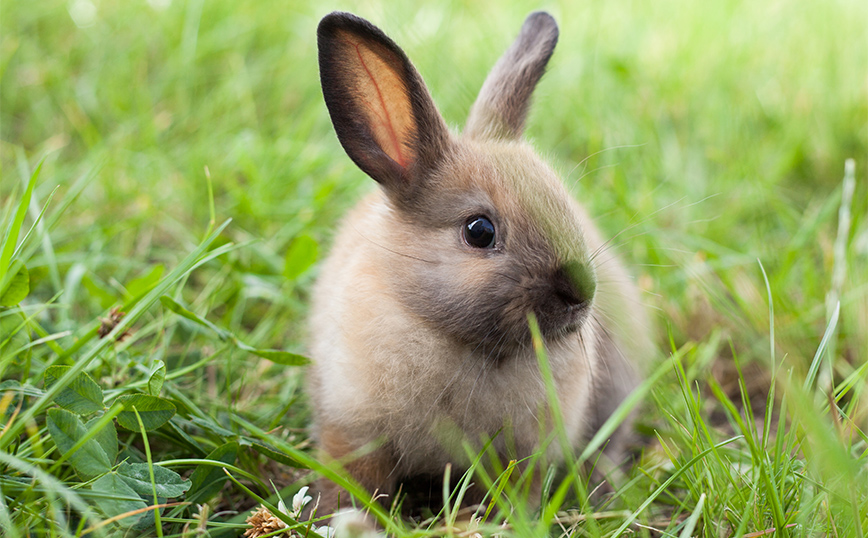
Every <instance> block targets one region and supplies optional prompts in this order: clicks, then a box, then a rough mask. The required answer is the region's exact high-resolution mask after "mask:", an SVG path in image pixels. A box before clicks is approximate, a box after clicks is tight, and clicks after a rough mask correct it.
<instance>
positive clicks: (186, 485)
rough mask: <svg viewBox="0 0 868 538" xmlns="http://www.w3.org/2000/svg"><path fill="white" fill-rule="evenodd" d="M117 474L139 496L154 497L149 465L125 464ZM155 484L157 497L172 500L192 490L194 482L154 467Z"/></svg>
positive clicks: (172, 472)
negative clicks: (191, 486)
mask: <svg viewBox="0 0 868 538" xmlns="http://www.w3.org/2000/svg"><path fill="white" fill-rule="evenodd" d="M117 473H118V475H119V476H120V477H121V478H123V480H124V482H126V483H127V485H128V486H130V487H131V488H132V489H133V490H134V491H135V492H136V493H138V494H139V495H144V496H145V497H146V498H150V497H152V496H153V495H154V490H153V487H152V485H151V473H150V471H149V470H148V464H147V463H133V464H130V463H127V462H123V463H121V464H120V466H119V467H118V470H117ZM154 484H155V485H156V489H157V497H165V498H167V499H171V498H173V497H180V496H181V495H183V494H184V492H185V491H187V490H188V489H190V485H191V484H192V482H190V481H189V480H184V479H183V478H181V475H179V474H178V473H176V472H175V471H173V470H171V469H167V468H165V467H160V466H159V465H154Z"/></svg>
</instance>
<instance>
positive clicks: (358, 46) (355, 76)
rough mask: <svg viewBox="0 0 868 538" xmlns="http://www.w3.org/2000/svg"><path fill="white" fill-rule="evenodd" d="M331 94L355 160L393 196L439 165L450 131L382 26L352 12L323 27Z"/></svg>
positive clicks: (337, 123)
mask: <svg viewBox="0 0 868 538" xmlns="http://www.w3.org/2000/svg"><path fill="white" fill-rule="evenodd" d="M317 41H318V45H319V66H320V80H321V82H322V91H323V96H324V97H325V102H326V106H327V107H328V110H329V114H330V115H331V119H332V123H333V124H334V127H335V131H336V132H337V135H338V139H339V140H340V142H341V145H342V146H343V147H344V150H345V151H346V152H347V155H349V156H350V158H351V159H352V160H353V161H354V162H355V163H356V164H357V165H358V166H359V168H361V169H362V170H363V171H364V172H365V173H367V174H368V175H369V176H371V177H372V178H374V179H375V180H376V181H377V182H379V183H380V184H381V185H383V186H384V187H385V188H386V190H387V191H388V192H389V194H390V195H391V196H397V197H399V198H400V197H402V196H405V195H408V194H409V192H411V191H413V190H414V187H417V186H418V185H416V183H417V182H418V181H419V178H420V177H423V176H424V173H425V171H426V170H430V169H431V168H433V167H434V166H436V165H437V162H438V161H439V160H440V159H441V157H442V155H443V153H444V151H445V148H446V147H447V145H448V143H449V130H448V128H447V127H446V124H445V122H444V121H443V119H442V117H441V116H440V113H439V112H438V111H437V108H436V107H435V105H434V102H433V100H432V99H431V96H430V95H429V93H428V90H427V88H426V87H425V83H424V82H423V81H422V77H421V76H419V73H417V72H416V69H415V68H414V67H413V65H412V64H411V63H410V60H408V59H407V56H406V55H405V54H404V52H403V51H402V50H401V49H400V48H399V47H398V46H397V45H396V44H395V43H394V42H393V41H392V40H391V39H389V38H388V37H386V35H385V34H383V32H382V31H380V29H379V28H377V27H375V26H374V25H372V24H371V23H369V22H368V21H366V20H364V19H361V18H359V17H356V16H355V15H352V14H350V13H341V12H334V13H331V14H329V15H327V16H326V17H325V18H323V20H322V21H321V22H320V24H319V28H318V29H317Z"/></svg>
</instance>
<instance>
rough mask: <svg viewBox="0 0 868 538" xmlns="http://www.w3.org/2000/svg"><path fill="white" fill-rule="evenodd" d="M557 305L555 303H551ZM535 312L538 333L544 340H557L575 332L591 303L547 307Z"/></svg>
mask: <svg viewBox="0 0 868 538" xmlns="http://www.w3.org/2000/svg"><path fill="white" fill-rule="evenodd" d="M552 302H554V303H557V301H552ZM548 306H549V307H548V308H543V309H539V310H538V311H537V312H535V315H536V318H537V323H538V324H539V329H540V333H541V334H542V336H543V338H545V339H546V340H552V339H558V338H562V337H564V336H567V335H570V334H573V333H575V332H577V331H578V330H579V329H580V328H581V327H582V325H583V324H584V322H585V320H586V319H587V317H588V314H589V313H590V310H591V301H589V300H585V301H581V302H579V303H566V304H565V303H563V302H561V304H552V305H548Z"/></svg>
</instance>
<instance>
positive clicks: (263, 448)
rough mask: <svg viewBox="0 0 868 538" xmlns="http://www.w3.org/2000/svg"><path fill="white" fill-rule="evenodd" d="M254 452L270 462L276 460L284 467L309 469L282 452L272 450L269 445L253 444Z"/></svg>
mask: <svg viewBox="0 0 868 538" xmlns="http://www.w3.org/2000/svg"><path fill="white" fill-rule="evenodd" d="M251 446H253V450H255V451H257V452H259V453H260V454H262V455H263V456H265V457H266V458H268V459H270V460H274V461H276V462H277V463H282V464H283V465H288V466H290V467H295V468H297V469H307V468H308V467H307V465H305V464H303V463H301V462H299V461H296V460H294V459H292V458H291V457H290V456H289V455H287V454H284V453H282V452H278V451H277V450H275V449H273V448H271V447H270V446H268V445H263V444H261V443H253V445H251Z"/></svg>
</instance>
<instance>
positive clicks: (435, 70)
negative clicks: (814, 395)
mask: <svg viewBox="0 0 868 538" xmlns="http://www.w3.org/2000/svg"><path fill="white" fill-rule="evenodd" d="M334 9H343V10H349V11H353V12H355V13H357V14H359V15H361V16H364V17H366V18H368V19H370V20H372V21H374V22H375V23H376V24H378V25H379V26H380V27H382V28H383V29H384V30H385V31H386V32H387V33H389V34H390V35H391V36H392V37H393V38H394V39H395V40H396V41H397V42H398V43H399V44H401V46H402V47H404V48H405V50H406V51H407V53H408V54H409V56H410V58H411V59H412V60H413V61H414V62H415V63H416V65H417V68H418V69H419V70H420V72H421V73H422V75H423V77H424V78H425V79H426V81H427V83H428V84H429V86H430V88H431V91H432V93H433V95H434V97H435V100H436V101H437V103H438V104H439V106H440V107H441V110H442V112H443V114H444V115H445V117H446V118H447V120H448V121H449V122H450V124H452V125H454V126H456V127H460V126H461V125H462V122H463V121H464V118H465V116H466V114H467V110H468V109H469V107H470V104H471V103H472V100H473V98H474V96H475V94H476V92H477V90H478V88H479V86H480V85H481V83H482V80H483V78H484V76H485V74H486V72H487V70H488V69H489V68H490V66H491V65H492V64H493V63H494V61H495V60H496V59H497V57H498V55H499V54H500V53H501V52H502V50H503V49H504V48H505V47H506V45H508V43H509V42H510V40H511V39H512V38H513V37H514V35H515V34H516V33H517V31H518V28H519V27H520V25H521V22H522V20H523V18H524V16H525V15H526V14H527V13H528V12H530V11H532V10H535V9H546V10H549V11H551V12H552V13H553V14H554V15H555V17H556V18H557V20H558V22H559V24H560V26H561V37H560V41H559V44H558V47H557V49H556V53H555V56H554V58H553V60H552V62H551V64H550V68H549V72H548V74H547V75H546V76H545V77H544V79H543V81H542V83H541V85H540V87H539V89H538V91H537V94H536V96H535V106H534V108H533V110H532V115H531V118H530V122H529V129H528V137H529V138H530V139H531V140H532V141H533V143H534V145H535V146H536V147H537V148H539V150H540V151H541V152H543V153H544V154H545V155H546V156H548V157H550V158H551V160H552V161H553V163H554V164H555V165H556V167H558V168H559V169H560V170H562V171H563V172H564V176H565V178H566V181H567V182H568V183H569V184H570V186H571V188H572V189H573V190H574V192H575V193H576V195H577V196H578V198H580V199H581V200H582V201H583V203H585V204H587V205H588V206H589V207H590V208H591V209H592V212H593V213H594V214H595V215H597V216H598V220H599V224H600V226H601V227H602V228H603V229H604V230H605V231H606V233H608V234H610V235H615V234H617V233H619V232H621V231H623V230H625V229H626V230H627V231H626V232H624V233H621V235H619V236H618V240H617V242H618V243H619V250H620V251H621V252H622V253H623V255H624V256H625V257H626V258H627V260H628V261H629V262H630V263H631V264H632V266H633V267H634V273H636V274H637V276H645V277H647V278H646V279H645V280H643V287H645V288H646V289H648V291H649V294H648V302H649V304H651V305H652V306H653V307H656V308H659V309H661V312H662V315H661V317H660V318H661V324H660V325H661V340H665V338H663V335H664V332H663V331H664V330H665V328H666V327H669V328H670V329H671V330H672V331H673V332H674V333H675V334H676V335H677V336H678V337H679V339H680V338H688V337H692V338H697V339H698V338H702V337H703V336H705V335H706V334H707V332H708V331H709V330H711V329H710V328H711V327H712V326H716V325H719V324H720V322H721V321H722V320H721V319H719V318H721V317H722V318H725V320H723V321H725V322H726V324H732V325H733V326H734V327H736V330H737V333H736V334H737V338H736V339H737V340H738V341H739V343H740V344H746V345H748V346H749V345H750V344H751V338H752V336H751V331H759V332H763V331H765V328H766V327H767V326H768V320H767V317H766V316H767V314H766V310H767V309H766V306H765V304H764V303H765V301H766V299H765V295H766V294H765V291H764V290H763V289H762V288H763V287H764V285H763V284H762V278H761V275H760V272H759V270H758V266H757V262H756V260H757V259H759V260H762V262H763V264H764V265H765V268H766V270H767V271H768V273H769V278H770V280H771V284H772V291H773V294H774V297H775V300H776V301H777V302H778V303H779V308H778V311H777V312H778V316H779V331H780V336H781V337H782V339H783V342H784V344H785V345H789V344H791V345H793V346H794V347H793V348H792V349H790V350H789V351H791V352H798V353H799V354H805V353H809V352H810V348H811V347H812V346H813V345H815V344H814V341H815V340H816V339H817V338H818V337H819V335H821V334H822V329H823V326H824V324H825V320H826V310H825V307H824V306H823V300H824V296H825V293H826V291H827V290H828V288H829V285H830V278H831V277H830V275H831V267H832V264H833V263H834V260H833V259H832V255H831V245H832V243H833V241H834V236H835V233H836V226H837V224H836V209H837V206H838V204H839V203H840V201H839V199H840V191H839V189H840V182H841V178H842V175H843V169H844V161H845V159H846V158H855V159H856V161H857V176H858V177H859V178H860V181H859V182H858V187H857V190H856V195H855V205H854V208H853V215H854V221H853V226H852V228H851V231H850V237H848V246H849V249H848V250H849V252H850V255H851V256H852V258H851V259H850V260H849V263H850V264H851V265H852V268H851V270H850V271H849V272H848V274H849V279H850V284H849V285H848V290H849V291H850V295H848V299H847V300H846V301H845V305H844V309H845V312H847V315H846V316H842V319H843V321H844V324H845V330H847V331H849V333H850V339H848V340H847V345H848V347H852V348H853V353H860V354H862V356H863V357H865V356H866V355H865V352H866V349H868V339H866V336H865V334H866V333H868V331H864V330H863V331H858V330H857V328H858V327H862V328H864V327H866V326H868V299H866V293H868V291H866V286H868V279H866V278H865V274H866V271H865V268H866V256H868V239H866V231H865V229H866V228H865V217H864V216H865V210H866V199H868V196H866V187H865V181H864V178H865V177H866V176H865V171H866V168H868V163H866V153H868V150H866V148H868V143H866V139H868V125H866V124H868V121H866V120H868V98H866V84H868V83H866V79H868V77H866V73H868V68H866V66H868V46H866V45H868V41H866V39H868V38H866V35H868V32H866V29H868V23H866V21H868V6H866V4H865V3H864V2H861V1H858V0H836V1H828V0H816V1H811V0H805V1H791V2H786V1H773V0H766V1H753V2H739V1H733V0H716V1H712V2H690V1H683V0H664V1H656V2H635V1H617V2H612V1H606V2H603V1H586V2H560V3H558V2H542V3H535V2H521V1H516V2H510V3H508V4H504V3H502V2H490V1H489V2H486V1H481V2H457V1H451V2H450V1H438V2H419V3H414V4H410V3H394V2H378V1H370V2H358V3H351V2H334V3H327V2H307V1H285V2H278V1H270V0H263V1H257V2H233V1H223V0H212V1H203V0H187V1H180V0H151V1H147V2H145V1H130V2H107V1H98V0H72V1H69V2H59V1H50V0H48V1H38V2H25V1H6V2H3V3H2V6H0V10H2V11H0V14H2V27H3V32H2V34H3V35H2V46H0V54H2V56H0V62H2V63H0V69H2V72H0V74H2V102H0V104H2V107H0V122H2V123H0V129H2V130H0V138H2V146H0V158H2V190H0V194H2V195H3V197H4V198H6V197H7V196H8V195H9V194H10V192H11V191H12V189H14V188H16V186H19V185H20V181H19V178H23V177H26V176H29V171H30V170H31V168H32V167H33V166H34V165H35V163H36V161H37V160H38V159H39V158H41V157H43V156H46V159H47V160H46V164H45V168H44V170H43V172H42V178H43V179H42V180H41V182H40V185H39V188H38V191H37V192H38V198H39V200H40V201H42V200H44V198H45V197H46V196H47V193H48V192H50V191H51V189H53V188H54V186H55V185H59V186H60V190H59V193H58V196H59V197H63V196H64V195H66V194H67V193H69V192H71V191H73V190H75V189H76V187H74V185H76V181H77V180H79V179H80V178H82V177H86V178H87V179H85V180H83V181H86V184H80V185H79V187H80V192H79V191H78V190H75V192H79V194H78V198H77V199H76V200H75V202H74V203H73V204H72V206H71V209H70V210H69V211H68V212H67V213H66V214H65V215H64V216H63V218H62V220H61V221H60V225H59V226H58V227H57V228H56V229H55V230H53V231H52V243H53V249H54V251H55V254H56V256H57V257H58V259H59V260H60V264H59V265H58V270H56V271H54V272H55V273H57V274H48V273H50V272H51V271H48V270H47V269H46V272H45V273H40V272H39V268H38V267H35V269H36V271H35V282H34V284H35V285H36V289H37V290H38V291H40V292H41V294H42V295H43V296H46V297H47V296H51V295H53V294H54V293H56V292H57V291H58V286H59V285H61V284H62V283H61V281H62V280H63V279H64V278H68V275H67V274H64V273H65V272H66V270H67V269H68V268H69V267H70V266H71V265H74V264H80V265H81V266H83V269H84V271H83V274H84V275H85V277H87V276H88V275H94V278H97V277H98V278H99V279H102V280H104V281H109V280H115V281H117V282H125V281H126V280H129V279H130V278H132V277H133V276H135V274H136V273H137V272H141V271H144V270H145V269H147V267H149V266H150V265H152V264H155V263H171V261H172V260H173V259H175V258H177V257H178V256H179V255H180V254H181V253H183V252H185V251H187V250H189V248H190V245H191V244H192V243H193V242H194V241H195V240H196V239H197V238H199V237H200V236H201V235H202V233H203V231H204V229H205V228H206V226H207V221H208V204H207V186H206V181H205V168H206V167H207V168H208V170H209V171H210V175H211V178H212V179H213V183H214V196H215V203H216V213H217V220H218V221H221V220H223V219H224V218H227V217H231V218H233V219H234V223H233V224H232V225H231V227H230V229H229V231H228V232H227V235H228V237H227V239H233V240H245V239H260V240H261V241H260V242H259V243H257V244H255V245H254V246H252V247H250V248H247V249H245V250H244V251H243V252H241V253H240V254H239V259H238V260H237V267H236V270H237V271H238V273H237V274H236V276H238V277H239V278H240V279H241V280H240V281H239V282H238V283H237V286H236V288H235V293H245V291H246V292H248V293H253V294H254V295H256V294H258V295H259V296H260V297H259V298H258V299H260V300H262V301H265V302H267V303H278V304H279V305H280V309H281V311H282V312H283V314H281V316H280V317H281V319H280V321H279V323H280V324H284V325H285V331H279V330H276V329H275V328H272V330H271V331H263V336H262V337H263V338H265V339H270V340H273V342H272V343H277V344H279V343H280V341H281V340H282V339H283V338H284V332H285V334H286V335H288V339H289V341H290V342H289V343H288V344H287V345H289V346H290V347H292V342H297V341H298V340H299V339H300V338H301V335H302V332H301V331H299V330H298V324H299V323H300V321H299V320H300V317H299V316H301V315H302V313H303V311H304V301H303V300H302V301H295V300H294V298H298V297H299V295H298V294H292V293H291V294H289V297H282V296H281V295H285V294H284V293H283V291H282V284H281V283H280V282H278V280H277V278H278V277H279V275H280V274H281V272H282V270H283V268H284V267H283V264H284V252H285V251H286V248H287V245H288V244H289V243H290V242H291V241H292V240H293V238H295V237H297V236H298V235H299V234H310V235H311V236H312V237H314V238H315V239H316V240H317V241H319V242H321V249H320V251H321V252H322V251H323V250H325V249H326V248H327V245H328V243H329V237H330V235H331V232H332V230H333V229H334V228H335V223H336V221H337V220H338V219H339V218H340V215H341V214H342V213H343V212H344V211H345V209H346V208H347V207H348V206H349V205H350V204H351V203H352V202H353V201H354V200H355V199H357V198H358V196H359V194H360V191H364V190H367V189H371V188H373V182H371V181H370V180H369V179H368V178H367V177H366V176H364V175H363V174H362V173H361V172H359V171H357V170H356V169H355V168H354V167H353V166H352V164H351V163H350V161H349V159H348V158H346V156H345V155H344V154H343V152H342V150H341V148H340V146H339V145H338V144H337V141H336V138H335V136H334V134H333V133H332V131H331V128H330V125H329V121H328V116H327V113H326V111H325V108H324V105H323V103H322V98H321V95H320V90H319V86H318V74H317V66H316V43H315V30H316V25H317V22H318V20H319V18H320V17H321V16H322V15H324V14H325V13H327V12H329V11H331V10H334ZM860 234H861V235H860ZM37 265H38V264H37ZM31 270H32V271H33V269H31ZM242 277H246V278H247V282H246V283H245V281H244V278H242ZM260 277H261V278H260ZM272 277H273V278H272ZM85 281H87V278H85ZM305 282H306V281H305V280H304V279H303V280H302V283H301V288H300V289H301V292H302V293H303V291H304V289H306V286H305ZM257 285H259V286H260V288H261V289H255V290H253V291H251V290H250V289H248V288H250V287H251V286H253V287H256V286H257ZM227 293H228V292H227ZM88 295H90V297H88ZM92 295H93V294H78V296H76V295H75V294H73V295H72V296H73V297H75V299H76V301H78V302H83V303H84V304H82V305H78V304H76V302H73V303H71V304H67V305H66V306H65V308H70V309H72V311H75V309H76V308H79V306H80V307H81V308H82V311H89V308H88V304H87V303H88V301H89V300H92V299H93V297H92ZM228 299H230V297H228V295H219V294H218V295H217V296H216V297H215V298H214V299H213V300H212V301H211V302H212V303H214V304H216V303H219V302H225V301H226V300H228ZM302 299H303V297H302ZM261 306H262V305H260V307H261ZM262 315H263V311H262V308H256V307H249V306H248V307H245V308H244V311H242V312H235V319H236V320H243V321H244V322H245V323H246V324H248V325H255V324H256V323H257V318H258V317H261V316H262ZM284 316H285V317H284ZM266 332H270V334H265V333H266Z"/></svg>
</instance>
